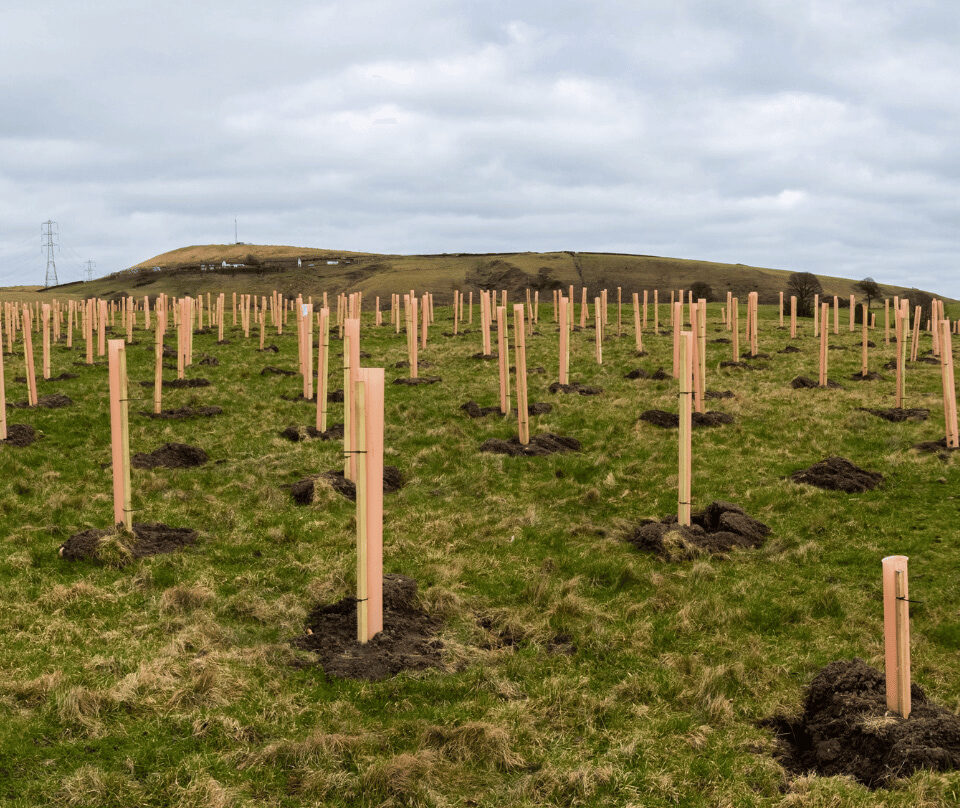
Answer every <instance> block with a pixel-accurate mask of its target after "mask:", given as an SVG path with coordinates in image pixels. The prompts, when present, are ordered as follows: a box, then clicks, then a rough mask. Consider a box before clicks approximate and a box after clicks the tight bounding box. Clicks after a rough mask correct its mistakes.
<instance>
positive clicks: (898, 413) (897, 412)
mask: <svg viewBox="0 0 960 808" xmlns="http://www.w3.org/2000/svg"><path fill="white" fill-rule="evenodd" d="M857 409H859V410H860V411H861V412H869V413H870V414H871V415H876V416H877V418H883V419H884V420H885V421H891V422H893V423H895V424H900V423H903V422H904V421H913V422H919V421H926V420H927V418H929V417H930V410H925V409H921V408H918V407H917V408H913V409H910V408H908V409H904V408H903V407H886V408H883V407H881V408H874V407H858V408H857Z"/></svg>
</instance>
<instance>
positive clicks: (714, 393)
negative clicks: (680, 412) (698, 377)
mask: <svg viewBox="0 0 960 808" xmlns="http://www.w3.org/2000/svg"><path fill="white" fill-rule="evenodd" d="M703 397H704V398H733V397H734V395H733V390H706V391H704V393H703Z"/></svg>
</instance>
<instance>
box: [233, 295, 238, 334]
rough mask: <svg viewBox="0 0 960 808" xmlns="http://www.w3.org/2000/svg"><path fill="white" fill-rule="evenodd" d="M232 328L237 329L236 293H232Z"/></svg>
mask: <svg viewBox="0 0 960 808" xmlns="http://www.w3.org/2000/svg"><path fill="white" fill-rule="evenodd" d="M233 327H234V328H236V327H237V293H236V292H234V293H233Z"/></svg>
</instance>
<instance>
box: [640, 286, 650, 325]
mask: <svg viewBox="0 0 960 808" xmlns="http://www.w3.org/2000/svg"><path fill="white" fill-rule="evenodd" d="M648 299H649V298H648V296H647V290H646V289H644V290H643V320H642V323H643V330H644V331H646V330H647V300H648Z"/></svg>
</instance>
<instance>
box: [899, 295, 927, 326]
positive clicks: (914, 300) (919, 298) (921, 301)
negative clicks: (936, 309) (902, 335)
mask: <svg viewBox="0 0 960 808" xmlns="http://www.w3.org/2000/svg"><path fill="white" fill-rule="evenodd" d="M903 297H905V298H907V300H909V301H910V322H911V323H912V322H913V313H914V311H916V307H917V306H919V307H920V322H921V324H922V325H924V326H925V325H926V322H927V319H928V318H929V317H932V316H933V295H930V294H927V293H926V292H921V291H920V290H919V289H910V290H908V291H906V292H904V293H903Z"/></svg>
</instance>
